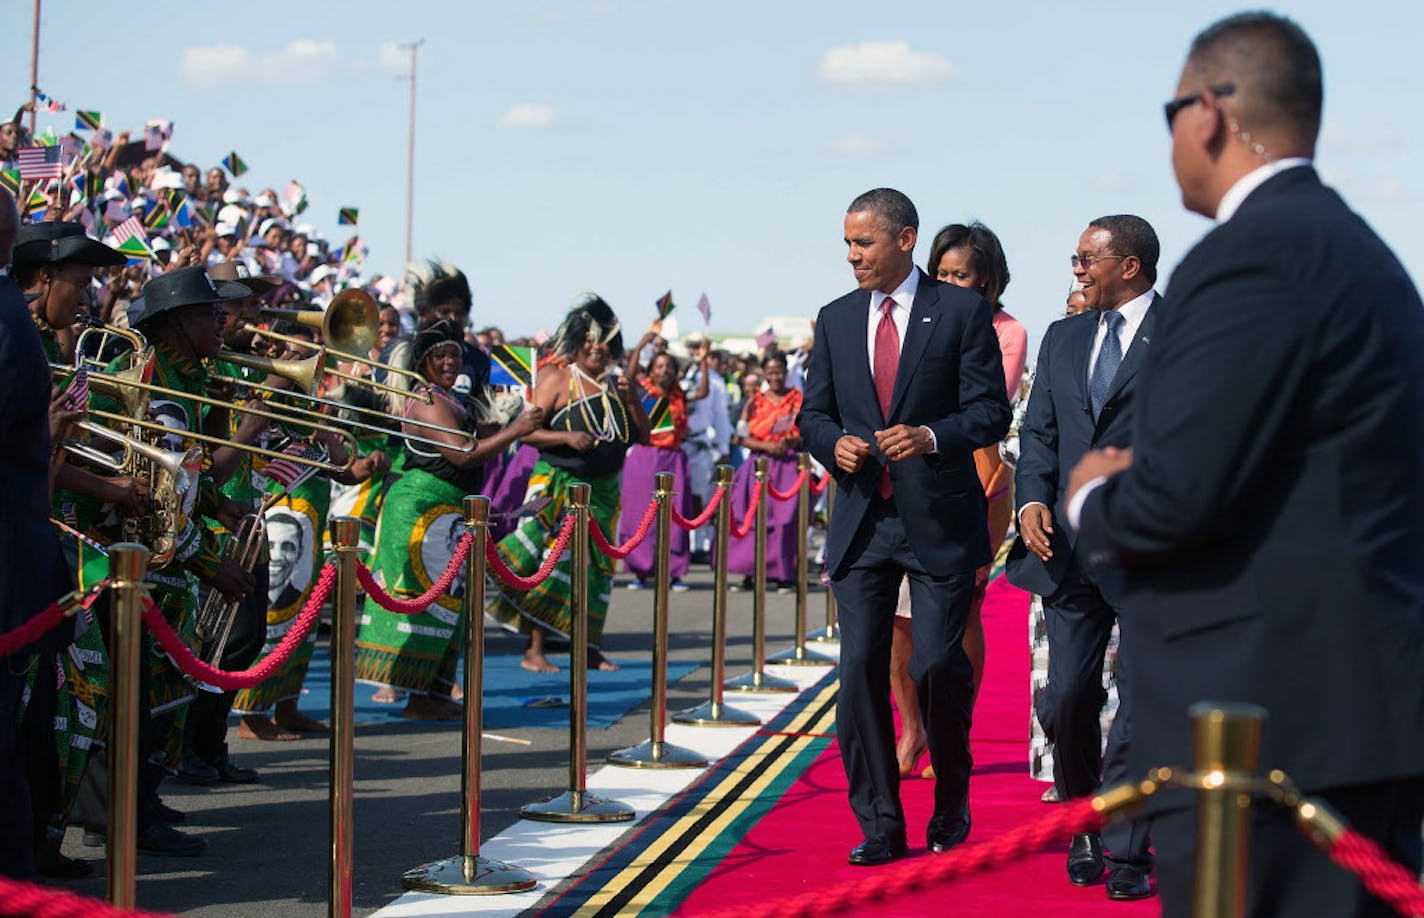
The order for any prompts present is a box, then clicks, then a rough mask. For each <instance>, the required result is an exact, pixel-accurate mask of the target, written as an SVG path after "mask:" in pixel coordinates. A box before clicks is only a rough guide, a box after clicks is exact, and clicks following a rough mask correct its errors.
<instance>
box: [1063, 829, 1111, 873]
mask: <svg viewBox="0 0 1424 918" xmlns="http://www.w3.org/2000/svg"><path fill="white" fill-rule="evenodd" d="M1102 875H1103V840H1102V839H1101V838H1100V837H1098V835H1097V833H1092V834H1089V833H1086V832H1085V833H1081V834H1078V835H1074V836H1073V842H1072V844H1070V845H1069V846H1068V882H1069V883H1072V884H1073V885H1074V886H1088V885H1090V884H1093V883H1096V882H1098V878H1099V877H1101V876H1102Z"/></svg>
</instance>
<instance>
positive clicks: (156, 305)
mask: <svg viewBox="0 0 1424 918" xmlns="http://www.w3.org/2000/svg"><path fill="white" fill-rule="evenodd" d="M250 296H252V288H251V287H247V286H245V285H243V284H239V283H235V282H233V281H226V280H219V281H215V280H213V279H212V278H211V277H208V274H207V272H206V271H204V270H203V269H202V268H201V267H199V266H197V265H194V266H193V267H190V268H178V269H177V270H174V271H169V272H168V273H166V274H160V275H158V276H157V277H155V278H154V279H153V280H151V281H149V282H148V283H146V284H144V285H143V295H142V296H140V297H139V298H138V299H136V300H134V302H133V305H131V306H130V307H129V324H130V325H137V324H139V323H140V322H146V321H148V320H149V319H152V318H153V317H154V316H157V315H161V314H162V313H165V312H169V311H171V310H174V309H180V308H182V307H184V306H195V305H198V304H201V303H231V302H233V301H235V300H245V299H247V298H248V297H250Z"/></svg>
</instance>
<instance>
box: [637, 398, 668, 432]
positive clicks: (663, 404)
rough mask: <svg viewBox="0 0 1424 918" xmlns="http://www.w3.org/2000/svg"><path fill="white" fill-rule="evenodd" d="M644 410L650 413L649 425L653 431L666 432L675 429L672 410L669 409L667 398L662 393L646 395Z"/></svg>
mask: <svg viewBox="0 0 1424 918" xmlns="http://www.w3.org/2000/svg"><path fill="white" fill-rule="evenodd" d="M643 411H644V412H646V413H647V415H648V426H649V427H650V428H651V429H652V432H653V433H665V432H669V431H671V430H672V429H673V422H672V412H671V411H669V410H668V401H667V399H665V398H663V397H662V396H661V395H647V396H644V397H643Z"/></svg>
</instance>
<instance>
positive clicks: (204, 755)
mask: <svg viewBox="0 0 1424 918" xmlns="http://www.w3.org/2000/svg"><path fill="white" fill-rule="evenodd" d="M252 576H253V580H255V581H256V586H255V587H253V589H252V592H250V593H248V594H247V596H246V597H244V598H243V600H242V602H241V603H239V604H238V607H237V615H236V617H235V618H234V619H233V623H232V631H231V632H230V633H229V634H228V640H227V644H226V646H224V648H223V655H222V659H220V660H219V661H218V664H217V665H218V668H219V669H225V670H229V671H236V670H243V669H246V668H247V667H249V666H251V665H252V664H253V663H254V662H255V661H256V660H257V655H258V654H259V653H261V652H262V644H263V642H264V641H266V639H267V565H265V564H259V565H257V566H256V567H255V568H253V571H252ZM235 697H237V693H236V692H206V691H202V690H199V691H198V693H197V697H196V698H194V699H193V706H192V707H191V708H189V709H188V719H187V720H186V721H184V724H183V746H184V748H185V749H186V750H187V751H188V752H190V753H192V754H193V755H195V756H197V757H198V758H199V759H201V760H203V761H204V762H206V763H208V764H209V765H214V766H216V765H217V764H218V763H219V762H222V761H223V760H224V759H226V758H227V719H228V715H229V714H231V713H232V701H233V699H234V698H235Z"/></svg>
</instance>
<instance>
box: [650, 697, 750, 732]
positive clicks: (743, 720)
mask: <svg viewBox="0 0 1424 918" xmlns="http://www.w3.org/2000/svg"><path fill="white" fill-rule="evenodd" d="M672 722H673V723H675V724H682V725H683V726H684V727H760V726H761V718H759V717H757V716H756V715H755V714H748V713H747V712H746V711H743V710H740V709H739V708H734V707H732V706H731V705H726V704H716V705H714V704H713V703H712V702H710V701H704V702H702V703H701V704H699V705H698V706H697V707H695V708H688V709H687V710H686V711H678V712H677V713H676V714H674V715H673V716H672Z"/></svg>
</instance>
